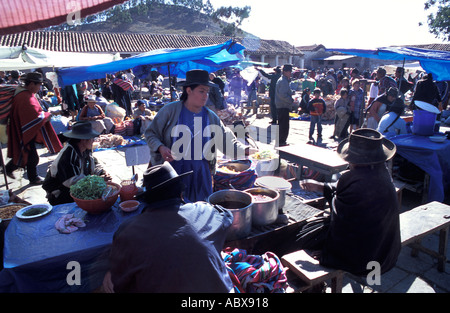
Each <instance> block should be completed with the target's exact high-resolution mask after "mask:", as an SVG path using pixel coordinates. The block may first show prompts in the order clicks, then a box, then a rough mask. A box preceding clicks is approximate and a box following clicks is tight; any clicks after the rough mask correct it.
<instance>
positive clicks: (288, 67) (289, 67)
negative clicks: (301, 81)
mask: <svg viewBox="0 0 450 313" xmlns="http://www.w3.org/2000/svg"><path fill="white" fill-rule="evenodd" d="M283 72H292V64H285V65H283Z"/></svg>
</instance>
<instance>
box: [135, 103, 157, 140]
mask: <svg viewBox="0 0 450 313" xmlns="http://www.w3.org/2000/svg"><path fill="white" fill-rule="evenodd" d="M152 120H153V115H152V111H150V110H149V109H146V108H145V102H144V101H142V100H138V101H137V102H136V109H134V111H133V124H134V133H135V134H138V135H140V134H143V133H144V131H145V130H146V129H147V127H148V125H150V123H151V122H152Z"/></svg>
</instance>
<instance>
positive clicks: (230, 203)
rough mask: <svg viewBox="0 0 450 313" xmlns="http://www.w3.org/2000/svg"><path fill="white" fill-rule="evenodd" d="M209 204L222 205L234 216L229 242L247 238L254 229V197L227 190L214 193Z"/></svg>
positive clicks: (242, 192)
mask: <svg viewBox="0 0 450 313" xmlns="http://www.w3.org/2000/svg"><path fill="white" fill-rule="evenodd" d="M208 202H209V203H211V204H213V205H220V206H221V207H224V208H225V209H228V210H229V211H230V212H231V213H232V214H233V223H232V224H231V226H230V228H229V229H228V233H227V240H235V239H240V238H244V237H247V236H248V235H249V234H250V231H251V229H252V205H253V203H252V196H251V195H250V194H249V193H247V192H244V191H240V190H234V189H227V190H219V191H216V192H214V193H213V194H211V195H210V196H209V197H208Z"/></svg>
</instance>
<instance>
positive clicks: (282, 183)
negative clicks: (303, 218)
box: [255, 176, 292, 211]
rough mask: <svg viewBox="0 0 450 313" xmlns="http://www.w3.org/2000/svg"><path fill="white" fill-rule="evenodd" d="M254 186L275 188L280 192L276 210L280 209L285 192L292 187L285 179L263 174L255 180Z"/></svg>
mask: <svg viewBox="0 0 450 313" xmlns="http://www.w3.org/2000/svg"><path fill="white" fill-rule="evenodd" d="M255 186H258V187H264V188H269V189H275V190H277V191H278V192H279V193H280V197H279V198H278V210H279V211H282V210H283V207H284V204H285V202H286V192H287V191H288V190H289V189H291V188H292V184H291V183H290V182H288V181H287V180H286V179H284V178H281V177H277V176H263V177H259V178H257V179H256V181H255Z"/></svg>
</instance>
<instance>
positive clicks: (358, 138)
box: [337, 128, 397, 165]
mask: <svg viewBox="0 0 450 313" xmlns="http://www.w3.org/2000/svg"><path fill="white" fill-rule="evenodd" d="M396 151H397V147H396V146H395V144H394V143H393V142H392V141H390V140H388V139H386V138H385V137H383V136H382V135H381V133H380V132H378V131H376V130H374V129H370V128H360V129H357V130H355V131H354V132H352V133H351V134H350V136H349V137H348V138H346V139H344V140H342V141H341V143H339V145H338V147H337V153H338V154H339V156H340V157H341V158H343V159H344V160H345V161H347V162H349V163H352V164H359V165H370V164H377V163H382V162H386V161H388V160H390V159H391V158H392V157H393V156H394V155H395V152H396Z"/></svg>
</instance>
